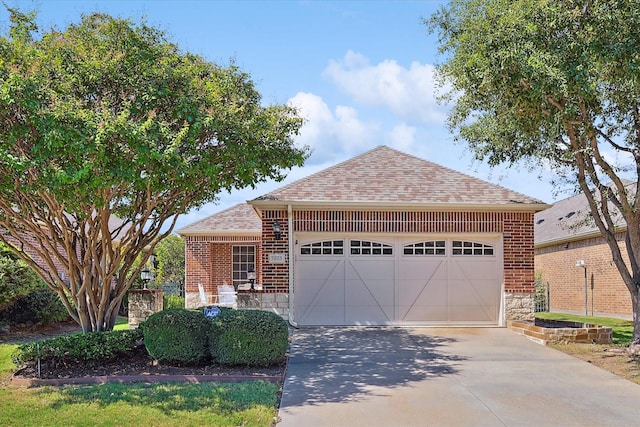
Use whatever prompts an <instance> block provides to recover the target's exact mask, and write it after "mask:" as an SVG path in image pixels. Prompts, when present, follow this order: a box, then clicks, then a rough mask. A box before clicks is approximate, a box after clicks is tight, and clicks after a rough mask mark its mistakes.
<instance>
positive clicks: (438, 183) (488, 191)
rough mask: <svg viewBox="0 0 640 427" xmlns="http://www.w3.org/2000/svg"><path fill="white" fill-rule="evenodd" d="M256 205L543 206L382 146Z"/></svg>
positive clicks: (268, 196)
mask: <svg viewBox="0 0 640 427" xmlns="http://www.w3.org/2000/svg"><path fill="white" fill-rule="evenodd" d="M249 203H251V204H253V205H256V206H260V207H262V206H264V207H266V206H270V207H273V206H284V205H287V204H292V205H297V206H304V205H308V206H327V207H329V206H340V207H345V206H352V207H363V206H367V205H369V206H377V207H402V208H409V207H416V208H421V209H423V208H434V209H452V208H453V209H482V210H486V209H492V208H493V210H498V209H500V210H520V211H522V210H525V211H539V210H542V209H544V208H546V207H548V205H546V204H545V203H544V202H541V201H540V200H537V199H534V198H532V197H529V196H526V195H524V194H521V193H518V192H516V191H512V190H509V189H506V188H504V187H501V186H498V185H494V184H491V183H488V182H486V181H483V180H480V179H477V178H474V177H471V176H469V175H465V174H463V173H460V172H456V171H454V170H452V169H449V168H446V167H444V166H440V165H437V164H435V163H432V162H429V161H426V160H423V159H420V158H418V157H415V156H412V155H409V154H405V153H402V152H400V151H397V150H394V149H391V148H389V147H387V146H379V147H377V148H374V149H373V150H370V151H367V152H365V153H363V154H361V155H359V156H356V157H354V158H352V159H350V160H347V161H345V162H342V163H339V164H337V165H335V166H332V167H330V168H327V169H324V170H322V171H320V172H317V173H315V174H313V175H310V176H308V177H306V178H303V179H300V180H298V181H295V182H293V183H291V184H288V185H285V186H283V187H281V188H279V189H276V190H274V191H272V192H270V193H268V194H265V195H264V196H261V197H259V198H257V199H255V200H252V201H250V202H249Z"/></svg>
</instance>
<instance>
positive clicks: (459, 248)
mask: <svg viewBox="0 0 640 427" xmlns="http://www.w3.org/2000/svg"><path fill="white" fill-rule="evenodd" d="M451 253H452V254H453V255H472V256H474V255H475V256H490V255H493V246H491V245H486V244H484V243H478V242H464V241H462V240H454V241H453V242H452V252H451Z"/></svg>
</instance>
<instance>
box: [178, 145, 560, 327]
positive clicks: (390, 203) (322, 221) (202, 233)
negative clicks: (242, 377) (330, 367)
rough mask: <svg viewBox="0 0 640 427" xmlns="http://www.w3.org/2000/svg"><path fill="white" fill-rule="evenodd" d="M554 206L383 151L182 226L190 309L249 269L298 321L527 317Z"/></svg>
mask: <svg viewBox="0 0 640 427" xmlns="http://www.w3.org/2000/svg"><path fill="white" fill-rule="evenodd" d="M547 207H548V206H547V205H546V204H544V203H543V202H541V201H539V200H536V199H534V198H531V197H528V196H525V195H523V194H520V193H517V192H515V191H511V190H508V189H506V188H503V187H500V186H497V185H493V184H490V183H488V182H485V181H482V180H479V179H476V178H473V177H470V176H468V175H465V174H462V173H459V172H456V171H453V170H451V169H448V168H445V167H442V166H439V165H437V164H434V163H431V162H428V161H425V160H423V159H420V158H417V157H414V156H411V155H408V154H404V153H401V152H399V151H396V150H393V149H391V148H388V147H385V146H381V147H378V148H375V149H373V150H371V151H368V152H366V153H364V154H361V155H359V156H357V157H355V158H353V159H351V160H347V161H345V162H343V163H340V164H338V165H335V166H333V167H330V168H328V169H325V170H323V171H320V172H318V173H316V174H313V175H311V176H308V177H306V178H304V179H301V180H299V181H296V182H293V183H291V184H288V185H285V186H283V187H281V188H279V189H277V190H275V191H272V192H270V193H268V194H266V195H264V196H262V197H259V198H257V199H255V200H251V201H249V202H248V205H244V204H243V205H237V206H235V207H233V208H230V209H227V210H225V211H223V212H220V213H218V214H214V215H212V216H210V217H208V218H206V219H204V220H202V221H199V222H196V223H194V224H192V225H190V226H187V227H185V228H183V229H181V230H179V231H178V232H179V233H180V234H181V235H182V236H183V237H184V238H185V240H186V305H187V306H188V307H196V306H198V305H199V304H200V299H199V296H198V285H199V284H202V285H203V287H205V289H206V290H207V292H211V293H215V289H216V286H217V285H220V284H222V283H224V282H227V283H234V285H238V284H240V285H242V282H243V281H246V271H247V270H249V269H252V268H253V269H255V271H256V272H257V282H258V283H259V284H260V285H261V287H262V289H261V291H259V292H255V293H250V295H251V296H250V297H249V298H250V299H251V301H254V302H255V303H256V305H258V306H259V307H260V308H262V309H272V310H275V311H277V312H278V313H280V314H281V315H283V316H285V317H288V318H289V320H290V322H291V323H292V324H294V325H411V326H419V325H471V326H480V325H491V326H502V325H505V324H506V321H507V320H515V319H520V320H531V319H533V315H534V305H533V301H534V296H533V295H534V269H533V262H534V260H533V217H534V213H535V212H538V211H540V210H542V209H545V208H547ZM241 296H245V297H246V295H241Z"/></svg>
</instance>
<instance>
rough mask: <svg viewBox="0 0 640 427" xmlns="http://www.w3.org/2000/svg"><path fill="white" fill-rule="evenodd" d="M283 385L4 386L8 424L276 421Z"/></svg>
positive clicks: (1, 397) (0, 412)
mask: <svg viewBox="0 0 640 427" xmlns="http://www.w3.org/2000/svg"><path fill="white" fill-rule="evenodd" d="M277 391H278V386H277V385H274V384H271V383H268V382H265V381H259V382H244V383H229V384H217V383H205V384H152V385H150V384H105V385H100V386H67V387H62V388H53V387H42V388H37V389H17V388H11V387H7V388H0V425H4V426H16V427H17V426H33V425H47V426H64V427H66V426H85V425H92V426H201V425H209V426H221V427H222V426H239V425H242V426H264V427H267V426H271V425H272V424H273V421H274V417H275V416H276V414H277V409H276V403H277V402H276V393H277Z"/></svg>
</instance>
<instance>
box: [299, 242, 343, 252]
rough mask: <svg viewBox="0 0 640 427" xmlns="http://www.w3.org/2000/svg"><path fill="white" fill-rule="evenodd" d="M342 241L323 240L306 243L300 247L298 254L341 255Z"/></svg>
mask: <svg viewBox="0 0 640 427" xmlns="http://www.w3.org/2000/svg"><path fill="white" fill-rule="evenodd" d="M343 254H344V241H342V240H325V241H324V242H314V243H307V244H306V245H302V246H301V247H300V255H343Z"/></svg>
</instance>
